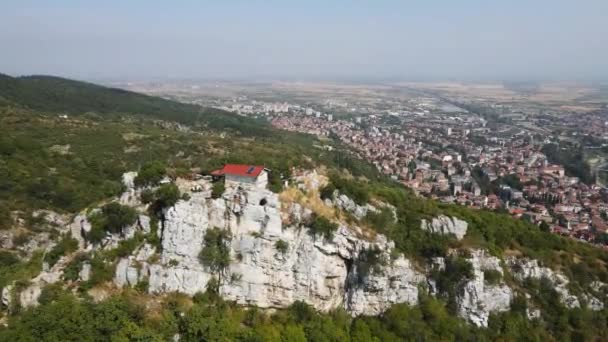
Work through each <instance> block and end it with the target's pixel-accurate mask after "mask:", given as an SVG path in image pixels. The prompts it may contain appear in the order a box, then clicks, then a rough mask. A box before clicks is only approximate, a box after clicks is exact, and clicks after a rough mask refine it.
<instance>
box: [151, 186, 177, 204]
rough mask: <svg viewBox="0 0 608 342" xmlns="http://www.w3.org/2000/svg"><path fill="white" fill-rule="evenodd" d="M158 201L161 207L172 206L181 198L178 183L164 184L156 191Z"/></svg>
mask: <svg viewBox="0 0 608 342" xmlns="http://www.w3.org/2000/svg"><path fill="white" fill-rule="evenodd" d="M155 197H156V202H157V203H158V206H159V207H161V208H167V207H172V206H174V205H175V203H177V201H178V200H179V199H180V193H179V189H178V188H177V185H175V184H173V183H171V184H164V185H162V186H161V187H160V188H158V189H157V190H156V192H155Z"/></svg>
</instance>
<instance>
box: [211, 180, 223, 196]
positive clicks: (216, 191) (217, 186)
mask: <svg viewBox="0 0 608 342" xmlns="http://www.w3.org/2000/svg"><path fill="white" fill-rule="evenodd" d="M224 190H226V188H225V186H224V182H222V181H217V182H215V183H213V189H212V190H211V198H220V197H222V194H223V193H224Z"/></svg>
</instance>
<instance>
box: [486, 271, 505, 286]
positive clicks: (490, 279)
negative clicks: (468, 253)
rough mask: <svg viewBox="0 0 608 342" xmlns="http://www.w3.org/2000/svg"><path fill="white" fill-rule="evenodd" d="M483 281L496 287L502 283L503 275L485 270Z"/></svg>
mask: <svg viewBox="0 0 608 342" xmlns="http://www.w3.org/2000/svg"><path fill="white" fill-rule="evenodd" d="M483 279H484V281H485V282H486V283H488V284H490V285H496V284H498V283H500V280H501V279H502V274H501V273H500V272H499V271H497V270H485V271H483Z"/></svg>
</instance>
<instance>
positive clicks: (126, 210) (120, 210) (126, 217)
mask: <svg viewBox="0 0 608 342" xmlns="http://www.w3.org/2000/svg"><path fill="white" fill-rule="evenodd" d="M89 221H90V222H91V225H92V228H91V231H90V232H89V234H88V235H87V239H88V240H89V241H91V242H93V243H98V242H100V241H101V240H103V238H104V237H105V235H106V233H107V232H109V233H113V234H116V233H121V232H122V230H123V228H124V227H127V226H130V225H132V224H134V223H135V221H137V212H136V211H135V209H133V208H131V207H128V206H124V205H121V204H119V203H116V202H112V203H109V204H106V205H104V206H103V207H102V208H101V212H98V213H95V214H93V215H91V216H90V217H89Z"/></svg>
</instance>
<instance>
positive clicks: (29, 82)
mask: <svg viewBox="0 0 608 342" xmlns="http://www.w3.org/2000/svg"><path fill="white" fill-rule="evenodd" d="M2 104H4V105H8V104H14V105H19V106H22V107H25V108H28V109H32V110H36V111H41V112H53V113H65V114H70V115H83V114H85V113H96V114H106V115H115V114H131V115H141V116H145V117H149V118H155V119H160V120H169V121H175V122H179V123H182V124H196V123H200V124H203V125H206V126H208V127H209V128H214V129H224V128H228V129H235V130H238V131H242V132H244V133H246V134H267V133H268V132H267V130H265V129H264V126H265V125H264V124H263V123H260V122H257V121H254V120H252V119H248V118H244V117H240V116H237V115H235V114H231V113H228V112H224V111H221V110H217V109H210V108H202V107H200V106H196V105H190V104H184V103H179V102H175V101H170V100H165V99H162V98H159V97H153V96H148V95H144V94H139V93H135V92H131V91H127V90H123V89H116V88H108V87H103V86H100V85H96V84H92V83H87V82H81V81H75V80H70V79H65V78H60V77H53V76H22V77H10V76H7V75H3V74H0V105H2Z"/></svg>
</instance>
